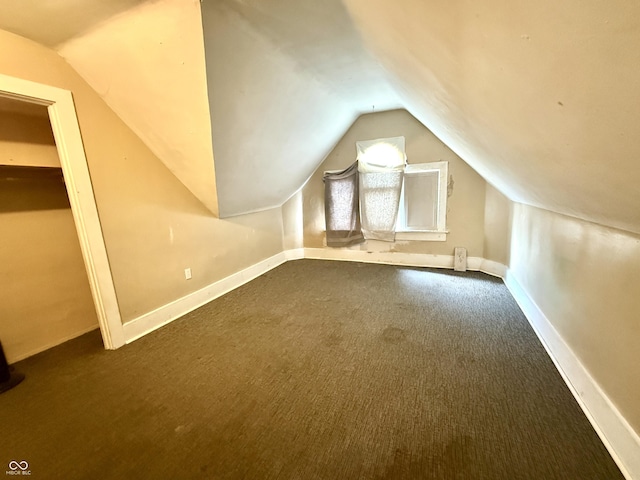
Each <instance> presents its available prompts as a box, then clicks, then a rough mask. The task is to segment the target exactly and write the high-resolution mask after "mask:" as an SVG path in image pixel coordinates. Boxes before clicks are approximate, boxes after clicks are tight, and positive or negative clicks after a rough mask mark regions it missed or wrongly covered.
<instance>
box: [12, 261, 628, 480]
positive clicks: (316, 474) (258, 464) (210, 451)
mask: <svg viewBox="0 0 640 480" xmlns="http://www.w3.org/2000/svg"><path fill="white" fill-rule="evenodd" d="M15 366H16V368H17V369H18V370H20V371H22V372H23V373H25V374H26V376H27V378H26V380H25V381H24V382H23V383H22V384H21V385H19V386H18V387H16V388H15V389H13V390H11V391H10V392H7V393H4V394H2V395H0V462H2V463H3V466H0V474H1V473H2V471H3V470H8V468H6V466H7V465H8V463H9V462H10V461H12V460H15V461H27V462H28V463H29V469H30V470H31V478H34V479H36V478H42V479H65V480H71V479H192V478H207V479H303V480H307V479H309V480H312V479H414V478H415V479H492V480H496V479H558V480H568V479H576V480H577V479H580V480H590V479H607V480H610V479H622V478H623V477H622V475H621V473H620V472H619V470H618V469H617V467H616V465H615V463H614V462H613V460H612V459H611V457H610V456H609V454H608V452H607V450H606V449H605V447H604V446H603V444H602V443H601V441H600V440H599V438H598V436H597V435H596V433H595V432H594V430H593V428H592V427H591V425H590V424H589V422H588V421H587V419H586V418H585V416H584V414H583V413H582V411H581V410H580V408H579V407H578V405H577V403H576V402H575V400H574V398H573V397H572V395H571V393H570V392H569V390H568V388H567V387H566V385H565V384H564V383H563V381H562V378H561V377H560V375H559V374H558V372H557V371H556V369H555V367H554V365H553V363H552V362H551V360H550V359H549V357H548V356H547V355H546V353H545V350H544V348H543V347H542V346H541V344H540V343H539V341H538V339H537V337H536V336H535V334H534V332H533V331H532V329H531V327H530V326H529V324H528V323H527V321H526V319H525V318H524V316H523V314H522V313H521V311H520V310H519V309H518V307H517V305H516V303H515V301H514V300H513V298H512V297H511V296H510V294H509V292H508V291H507V289H506V288H505V286H504V285H503V284H502V282H501V281H500V280H498V279H494V278H492V277H489V276H487V275H484V274H479V273H470V272H467V273H455V272H448V271H442V270H439V271H435V270H428V269H417V268H400V267H393V266H386V265H373V264H361V263H343V262H328V261H316V260H299V261H294V262H288V263H286V264H285V265H282V266H280V267H278V268H276V269H274V270H272V271H271V272H269V273H267V274H265V275H263V276H261V277H260V278H258V279H256V280H254V281H252V282H250V283H249V284H247V285H245V286H243V287H241V288H239V289H237V290H235V291H233V292H231V293H229V294H227V295H225V296H223V297H221V298H219V299H217V300H215V301H213V302H211V303H209V304H208V305H206V306H204V307H202V308H200V309H198V310H196V311H194V312H192V313H190V314H188V315H186V316H185V317H183V318H181V319H179V320H177V321H175V322H173V323H172V324H170V325H168V326H166V327H164V328H162V329H160V330H158V331H156V332H154V333H152V334H150V335H147V336H146V337H144V338H142V339H140V340H138V341H136V342H134V343H133V344H131V345H128V346H126V347H123V348H121V349H120V350H117V351H104V350H103V349H102V347H101V342H100V337H99V334H98V332H97V331H96V332H92V333H90V334H87V335H84V336H82V337H79V338H77V339H75V340H72V341H70V342H67V343H65V344H64V345H61V346H59V347H56V348H53V349H51V350H48V351H46V352H43V353H41V354H39V355H36V356H34V357H31V358H29V359H27V360H24V361H22V362H19V363H18V364H16V365H15Z"/></svg>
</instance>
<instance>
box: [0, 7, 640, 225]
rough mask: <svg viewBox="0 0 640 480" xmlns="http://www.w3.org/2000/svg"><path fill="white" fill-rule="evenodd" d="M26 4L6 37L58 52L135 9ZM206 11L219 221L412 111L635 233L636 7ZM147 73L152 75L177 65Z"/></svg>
mask: <svg viewBox="0 0 640 480" xmlns="http://www.w3.org/2000/svg"><path fill="white" fill-rule="evenodd" d="M25 1H27V2H28V5H26V6H25ZM25 1H21V2H17V1H15V0H12V1H9V2H3V3H2V5H1V6H0V28H5V29H8V30H11V31H14V32H16V33H20V34H22V35H25V36H27V37H29V38H33V39H35V40H37V41H40V42H41V43H45V44H47V45H52V46H55V45H59V44H60V43H61V42H66V41H68V40H69V39H70V38H71V37H76V38H78V35H80V37H83V36H86V37H87V38H89V37H90V35H89V33H90V31H91V30H92V29H94V30H95V29H99V28H106V27H105V25H108V23H110V22H112V20H111V19H110V18H109V17H110V15H113V14H115V13H118V15H116V17H115V18H121V17H122V15H123V14H121V13H120V12H122V11H123V10H124V9H127V8H130V7H132V6H135V5H137V4H139V3H141V2H139V1H134V0H129V1H126V0H122V1H120V2H117V1H113V0H109V1H106V0H105V1H102V2H91V3H92V5H93V4H94V3H95V6H94V7H91V8H88V7H87V5H86V2H80V0H63V1H61V2H40V1H36V0H25ZM167 1H169V0H167ZM173 1H175V2H178V3H180V2H181V5H183V8H188V6H189V5H192V4H193V3H194V1H193V0H173ZM54 3H55V4H56V5H61V7H57V6H53V5H54ZM80 3H82V5H80ZM151 4H152V5H159V4H161V2H151ZM176 4H177V3H176ZM69 6H71V7H69ZM63 7H65V8H71V9H70V10H66V11H65V10H64V8H63ZM52 8H59V10H57V11H56V12H55V13H52V10H51V9H52ZM110 9H111V10H110ZM201 9H202V25H203V26H204V43H205V50H206V75H207V80H206V81H207V87H208V101H209V109H208V111H209V115H210V124H211V132H210V133H211V135H210V136H211V138H212V139H213V155H215V182H216V184H217V199H218V206H219V210H220V213H221V215H222V216H229V215H236V214H241V213H244V212H248V211H253V210H260V209H264V208H268V207H271V206H275V205H279V204H281V203H282V202H283V201H284V200H286V199H287V198H288V197H289V196H290V195H291V194H292V193H293V192H295V191H296V190H297V189H298V188H299V187H300V186H301V185H302V184H303V183H304V181H305V180H306V178H308V177H309V175H310V174H311V173H312V171H313V170H314V169H315V168H316V167H317V165H319V164H320V163H321V161H322V159H323V158H324V156H325V155H326V154H327V153H328V152H329V151H330V150H331V148H332V147H333V145H334V144H335V142H337V140H338V139H339V138H340V137H341V136H342V133H343V132H344V131H345V130H346V129H347V128H348V126H349V125H350V124H351V123H352V122H353V120H354V119H355V118H356V117H357V116H358V115H359V114H361V113H366V112H372V111H379V110H386V109H391V108H398V107H404V108H406V109H407V110H409V111H410V112H411V113H412V114H413V115H414V116H415V117H416V118H418V119H419V120H420V121H421V122H422V123H423V124H424V125H425V126H426V127H427V128H429V129H430V130H431V131H433V132H434V133H435V134H436V135H437V136H438V137H439V138H440V139H441V140H443V141H444V142H445V143H446V144H447V145H448V146H449V147H450V148H451V149H452V150H454V151H455V152H456V153H457V154H458V155H460V156H461V157H462V158H463V159H464V160H465V161H467V162H468V163H469V164H470V165H471V166H472V167H474V168H475V169H476V170H477V171H478V172H479V173H480V174H481V175H483V176H484V177H485V178H486V179H487V180H488V181H489V182H490V183H492V184H493V185H494V186H496V187H497V188H499V189H500V190H501V191H502V192H503V193H505V194H506V195H507V196H509V197H510V198H511V199H512V200H515V201H519V202H523V203H527V204H531V205H536V206H540V207H542V208H546V209H548V210H552V211H556V212H561V213H565V214H568V215H572V216H577V217H580V218H584V219H587V220H591V221H594V222H597V223H601V224H604V225H609V226H613V227H617V228H622V229H625V230H629V231H633V232H640V208H639V207H638V205H640V188H638V185H637V184H638V183H639V181H640V161H639V158H640V137H638V135H637V134H636V129H637V125H638V124H640V109H638V105H640V48H638V46H640V25H639V22H640V20H639V19H640V4H639V3H637V2H635V1H633V0H612V1H609V2H600V3H597V2H595V3H594V2H589V3H584V2H579V1H577V0H566V1H564V2H555V1H551V0H540V1H538V2H515V3H514V2H512V3H504V2H498V1H497V0H481V1H470V0H452V1H450V2H445V3H442V2H433V1H424V0H396V1H394V2H389V1H387V0H326V1H323V2H318V1H316V0H204V2H203V3H202V6H201ZM19 10H20V11H19ZM134 10H135V9H134ZM86 11H90V14H86V15H85V14H84V13H81V12H86ZM25 12H28V14H27V13H25ZM105 12H106V13H105ZM140 21H142V19H141V20H140ZM45 26H48V28H45ZM74 29H75V33H74ZM46 30H49V32H47V31H46ZM109 38H111V37H110V35H104V39H103V40H102V41H101V42H102V43H108V41H109ZM86 45H89V43H87V44H86ZM92 48H93V47H92ZM96 48H97V47H96ZM102 48H103V49H104V48H106V47H102ZM128 48H132V49H133V48H136V45H135V42H134V43H130V44H129V47H128ZM87 51H91V49H88V48H87ZM78 58H80V56H78ZM116 61H117V58H116V57H109V62H110V64H108V65H106V67H108V68H114V69H115V68H117V67H118V66H117V65H112V64H111V63H114V62H116ZM72 63H73V61H72ZM76 63H77V65H75V66H76V68H77V69H78V70H79V71H82V70H83V68H84V65H87V64H88V63H89V62H88V60H81V61H77V62H76ZM149 68H151V69H152V72H151V73H152V74H154V75H155V78H158V79H160V78H162V76H163V68H164V71H166V69H167V68H172V67H171V64H170V63H167V62H166V59H165V60H162V61H160V62H157V63H156V64H153V65H151V66H150V67H149ZM142 70H145V69H142ZM151 73H149V72H147V74H148V75H151ZM141 75H144V72H142V71H135V69H134V70H133V71H132V76H136V77H139V76H141ZM133 80H134V81H135V78H134V79H133ZM119 88H123V87H122V86H121V87H119ZM103 93H104V92H103ZM104 94H106V93H104ZM153 94H154V95H161V93H160V92H158V91H156V90H154V91H153ZM122 103H123V106H121V107H118V108H120V109H122V110H123V112H124V111H125V110H127V109H139V108H143V107H141V106H140V105H138V104H136V103H133V104H132V105H128V104H127V102H122ZM159 103H161V102H159ZM144 108H148V109H149V112H150V113H151V114H153V115H156V114H157V115H162V116H164V117H167V116H168V114H167V112H165V111H162V110H160V109H155V110H154V107H153V106H150V105H146V106H145V107H144ZM125 113H126V112H125ZM125 113H120V112H119V114H120V115H121V116H122V117H123V118H125V117H126V116H127V115H126V114H125ZM198 118H201V117H200V116H199V117H198ZM178 123H179V122H174V123H173V124H174V125H176V128H180V127H179V124H178ZM144 128H146V129H147V128H148V129H153V127H150V126H145V127H144ZM142 134H144V133H142ZM148 135H149V138H151V139H153V137H154V135H156V136H159V135H157V133H156V132H148ZM150 141H152V140H150ZM171 144H172V143H171V142H169V144H168V147H170V146H171ZM196 170H199V168H198V169H196Z"/></svg>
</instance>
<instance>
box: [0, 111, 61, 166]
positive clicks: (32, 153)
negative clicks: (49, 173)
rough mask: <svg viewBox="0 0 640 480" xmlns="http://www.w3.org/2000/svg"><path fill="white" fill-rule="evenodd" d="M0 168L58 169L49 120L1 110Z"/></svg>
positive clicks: (56, 153)
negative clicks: (12, 166) (31, 167)
mask: <svg viewBox="0 0 640 480" xmlns="http://www.w3.org/2000/svg"><path fill="white" fill-rule="evenodd" d="M0 165H25V166H40V167H60V160H59V158H58V152H57V150H56V144H55V141H54V140H53V132H52V131H51V125H50V124H49V118H48V117H36V116H32V115H24V114H20V113H14V112H5V111H0Z"/></svg>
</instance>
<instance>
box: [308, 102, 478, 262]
mask: <svg viewBox="0 0 640 480" xmlns="http://www.w3.org/2000/svg"><path fill="white" fill-rule="evenodd" d="M395 136H404V137H405V140H406V152H407V157H408V159H407V161H408V163H410V164H411V163H424V162H435V161H439V160H446V161H448V162H449V175H450V176H451V177H453V181H454V187H453V193H452V195H451V196H450V197H449V199H448V203H447V229H448V230H449V231H450V233H449V235H448V236H447V241H445V242H415V241H411V242H408V241H397V242H395V243H389V242H373V241H368V242H367V243H366V244H364V245H359V246H354V247H350V248H352V249H366V250H375V251H394V252H404V253H429V254H441V255H453V249H454V248H455V247H466V248H467V251H468V255H469V256H477V257H482V255H483V249H484V239H483V235H484V233H483V232H484V207H485V183H486V182H485V181H484V180H483V179H482V177H480V176H479V175H478V174H477V173H476V172H475V171H473V169H471V167H469V166H468V165H467V164H466V163H464V162H463V161H462V160H461V159H460V158H459V157H458V156H457V155H456V154H455V153H453V152H452V151H451V150H450V149H449V148H447V146H446V145H444V144H443V143H442V142H441V141H440V140H438V139H437V138H436V136H435V135H433V134H432V133H431V132H430V131H429V130H427V129H426V128H425V127H424V126H423V125H422V124H421V123H420V122H418V121H417V120H416V119H415V118H414V117H413V116H411V114H409V113H408V112H407V111H406V110H392V111H388V112H381V113H370V114H367V115H362V116H361V117H359V118H358V119H357V120H356V122H355V123H354V124H353V125H352V126H351V128H350V129H349V130H348V131H347V133H346V134H345V135H344V137H343V138H342V139H341V140H340V142H338V144H337V145H336V147H335V148H334V149H333V151H332V152H331V153H330V154H329V155H328V156H327V158H326V159H325V161H324V162H323V163H322V164H321V165H320V167H319V168H318V170H317V171H316V172H315V173H314V174H313V176H312V177H311V179H310V180H309V181H308V182H307V184H306V185H305V187H304V188H303V190H302V194H303V221H304V246H305V247H316V248H318V247H322V246H323V241H324V229H325V224H324V184H323V183H322V174H323V172H324V171H326V170H336V169H341V168H346V167H347V166H349V165H350V164H351V163H353V162H354V161H355V156H356V147H355V144H356V141H358V140H371V139H374V138H382V137H395Z"/></svg>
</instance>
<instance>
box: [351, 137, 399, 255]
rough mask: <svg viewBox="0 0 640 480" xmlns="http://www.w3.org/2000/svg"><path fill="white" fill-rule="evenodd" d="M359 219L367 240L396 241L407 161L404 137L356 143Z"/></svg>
mask: <svg viewBox="0 0 640 480" xmlns="http://www.w3.org/2000/svg"><path fill="white" fill-rule="evenodd" d="M356 147H357V150H358V174H359V185H360V217H361V222H362V232H363V233H364V237H365V238H366V239H372V240H384V241H387V242H393V241H394V240H395V235H396V234H395V226H396V220H397V217H398V206H399V205H400V193H401V191H402V177H403V172H404V166H405V163H406V160H407V156H406V154H405V149H404V137H393V138H380V139H376V140H367V141H362V142H356Z"/></svg>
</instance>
